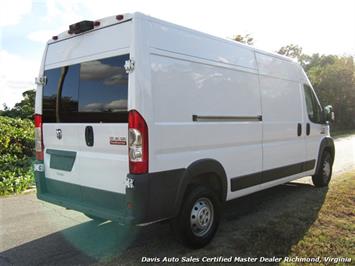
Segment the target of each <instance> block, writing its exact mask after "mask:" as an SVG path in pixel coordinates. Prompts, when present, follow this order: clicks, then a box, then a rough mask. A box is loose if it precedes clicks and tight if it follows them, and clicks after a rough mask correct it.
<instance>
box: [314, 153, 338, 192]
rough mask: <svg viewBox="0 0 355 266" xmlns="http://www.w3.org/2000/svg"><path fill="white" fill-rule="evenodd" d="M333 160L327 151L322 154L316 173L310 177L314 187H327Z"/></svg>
mask: <svg viewBox="0 0 355 266" xmlns="http://www.w3.org/2000/svg"><path fill="white" fill-rule="evenodd" d="M332 167H333V159H332V156H331V154H330V153H329V152H328V151H325V152H323V154H322V158H321V160H320V165H319V169H318V171H317V173H315V174H314V175H313V176H312V182H313V184H314V186H316V187H326V186H328V184H329V182H330V179H331V176H332Z"/></svg>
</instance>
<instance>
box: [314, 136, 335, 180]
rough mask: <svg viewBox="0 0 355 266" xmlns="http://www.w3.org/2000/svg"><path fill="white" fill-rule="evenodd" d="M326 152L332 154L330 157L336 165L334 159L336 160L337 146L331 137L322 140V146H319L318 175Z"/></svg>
mask: <svg viewBox="0 0 355 266" xmlns="http://www.w3.org/2000/svg"><path fill="white" fill-rule="evenodd" d="M324 151H328V152H330V155H331V156H332V163H334V158H335V145H334V140H333V138H331V137H325V138H323V139H322V141H321V143H320V145H319V152H318V159H317V166H316V173H318V171H319V167H320V161H321V158H322V155H323V152H324Z"/></svg>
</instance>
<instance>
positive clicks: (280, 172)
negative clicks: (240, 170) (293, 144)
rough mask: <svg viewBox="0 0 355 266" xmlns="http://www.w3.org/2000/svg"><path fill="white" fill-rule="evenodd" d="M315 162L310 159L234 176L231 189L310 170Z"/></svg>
mask: <svg viewBox="0 0 355 266" xmlns="http://www.w3.org/2000/svg"><path fill="white" fill-rule="evenodd" d="M315 163H316V160H310V161H306V162H301V163H296V164H291V165H287V166H283V167H278V168H274V169H270V170H266V171H262V172H258V173H254V174H250V175H245V176H241V177H235V178H232V179H231V191H237V190H241V189H245V188H248V187H252V186H256V185H259V184H262V183H266V182H270V181H274V180H276V179H280V178H283V177H287V176H291V175H295V174H299V173H302V172H305V171H307V170H312V169H313V168H314V166H315Z"/></svg>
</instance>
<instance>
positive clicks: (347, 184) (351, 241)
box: [281, 171, 355, 265]
mask: <svg viewBox="0 0 355 266" xmlns="http://www.w3.org/2000/svg"><path fill="white" fill-rule="evenodd" d="M338 180H339V181H337V182H334V183H333V184H332V186H331V188H330V190H329V191H328V193H327V197H326V199H325V201H324V204H323V206H322V208H321V209H320V212H319V214H318V218H317V219H316V220H315V222H314V223H313V224H312V226H311V227H310V228H309V229H308V231H307V232H306V234H305V235H304V237H303V238H302V239H301V240H300V241H299V242H298V243H297V244H295V245H294V246H292V248H291V250H290V253H289V254H288V255H289V256H291V257H295V256H298V257H314V256H320V257H335V258H336V257H350V258H352V261H353V262H354V260H355V208H354V206H355V171H354V172H350V173H346V174H343V175H342V176H340V177H338ZM281 265H291V264H287V263H283V264H281ZM309 265H312V264H309ZM314 265H319V264H314ZM337 265H342V264H341V263H339V264H337Z"/></svg>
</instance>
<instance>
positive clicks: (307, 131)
mask: <svg viewBox="0 0 355 266" xmlns="http://www.w3.org/2000/svg"><path fill="white" fill-rule="evenodd" d="M310 133H311V124H310V123H307V125H306V134H307V136H309V134H310Z"/></svg>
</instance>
